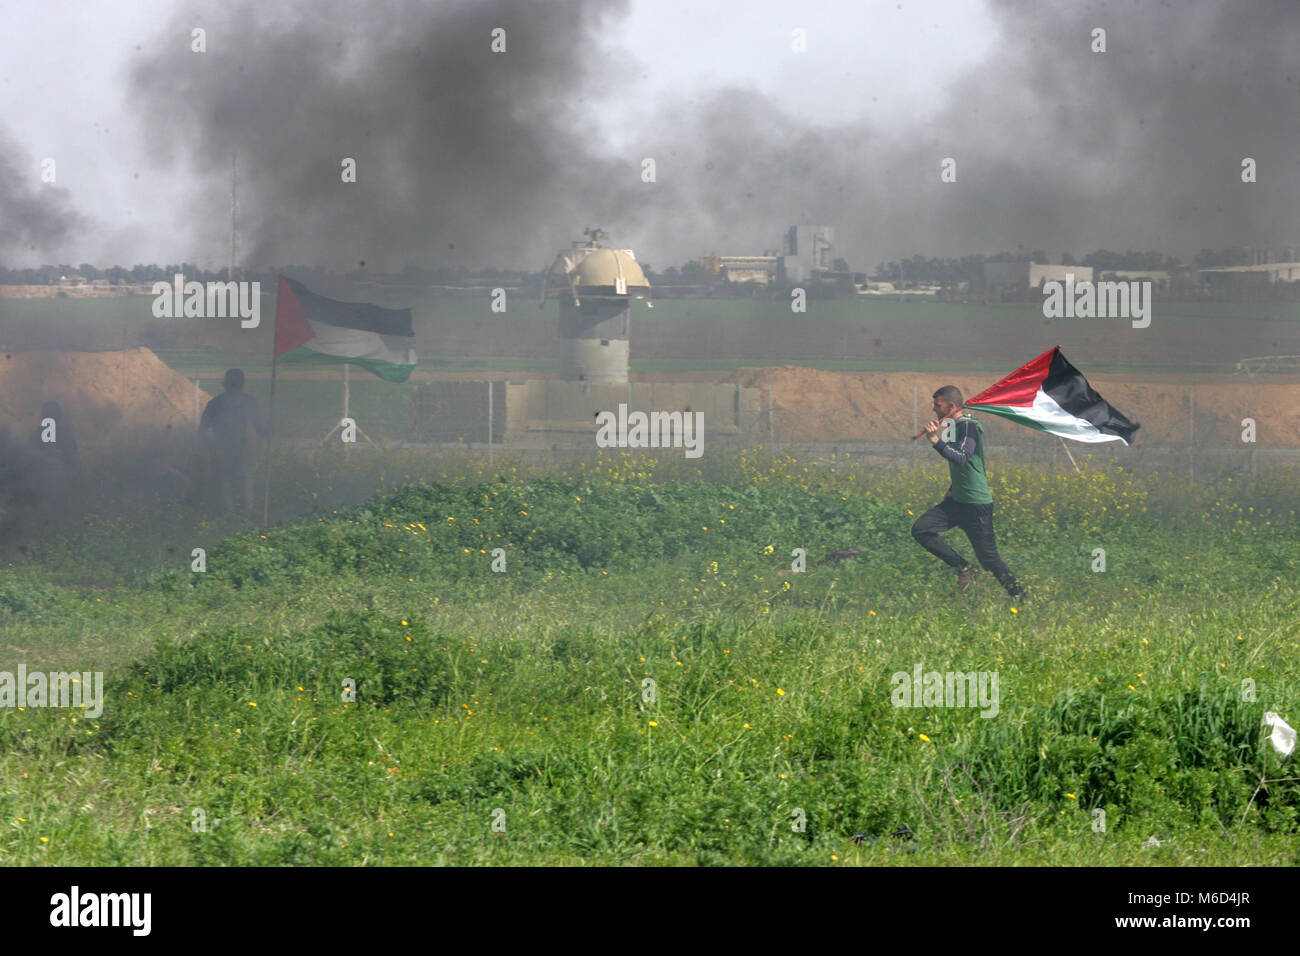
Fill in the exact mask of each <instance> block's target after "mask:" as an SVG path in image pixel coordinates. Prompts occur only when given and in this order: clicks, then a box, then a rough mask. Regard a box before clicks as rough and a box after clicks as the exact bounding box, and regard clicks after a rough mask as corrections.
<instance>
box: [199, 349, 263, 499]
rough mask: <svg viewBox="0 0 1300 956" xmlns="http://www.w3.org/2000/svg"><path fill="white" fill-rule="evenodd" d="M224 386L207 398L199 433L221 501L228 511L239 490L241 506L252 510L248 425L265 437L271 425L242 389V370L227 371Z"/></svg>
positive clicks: (251, 466)
mask: <svg viewBox="0 0 1300 956" xmlns="http://www.w3.org/2000/svg"><path fill="white" fill-rule="evenodd" d="M225 386H226V390H225V391H224V392H222V393H221V394H220V395H218V396H217V397H216V398H214V399H213V400H212V401H210V402H208V405H207V407H206V408H205V409H203V418H202V419H201V420H200V421H199V436H200V437H202V438H204V439H206V442H207V445H208V448H209V449H210V450H211V452H212V470H213V472H214V474H215V476H216V478H217V483H218V485H219V486H220V489H221V503H222V505H223V507H224V508H225V509H226V513H227V514H229V513H230V512H232V511H233V510H234V508H235V504H234V498H235V494H236V492H238V495H239V497H240V498H241V507H242V508H243V509H244V510H245V511H247V512H248V513H249V514H252V513H253V454H252V449H251V448H250V446H249V442H248V428H249V426H250V425H251V426H252V427H253V428H254V430H256V432H257V434H258V435H259V436H260V437H262V438H266V437H267V436H268V435H270V433H271V432H270V429H268V428H267V426H266V423H265V422H264V421H263V420H262V411H261V409H260V408H259V406H258V404H257V399H255V398H253V396H251V395H247V394H245V393H244V372H243V370H242V369H237V368H232V369H230V370H228V371H227V372H226V377H225Z"/></svg>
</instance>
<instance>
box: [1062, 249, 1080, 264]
mask: <svg viewBox="0 0 1300 956" xmlns="http://www.w3.org/2000/svg"><path fill="white" fill-rule="evenodd" d="M1078 264H1079V263H1078V262H1077V261H1076V260H1075V258H1074V256H1072V255H1070V254H1069V253H1068V252H1063V253H1061V265H1063V266H1077V265H1078Z"/></svg>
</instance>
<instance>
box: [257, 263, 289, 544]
mask: <svg viewBox="0 0 1300 956" xmlns="http://www.w3.org/2000/svg"><path fill="white" fill-rule="evenodd" d="M283 284H284V276H281V277H280V284H279V285H277V286H276V297H275V325H274V327H273V328H272V330H271V397H270V398H269V399H268V400H267V403H266V475H265V478H264V480H263V482H262V524H263V526H266V525H269V524H270V523H271V520H270V517H271V442H272V441H274V440H275V376H276V372H277V371H278V370H279V367H280V356H279V355H277V354H276V351H275V347H276V339H277V337H278V335H279V332H280V305H281V302H280V294H279V293H280V286H282V285H283Z"/></svg>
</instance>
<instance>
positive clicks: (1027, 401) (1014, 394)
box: [966, 345, 1061, 407]
mask: <svg viewBox="0 0 1300 956" xmlns="http://www.w3.org/2000/svg"><path fill="white" fill-rule="evenodd" d="M1060 348H1061V347H1060V346H1059V345H1058V346H1056V347H1055V348H1050V349H1048V350H1047V351H1046V352H1044V353H1043V354H1042V355H1040V356H1038V358H1036V359H1033V360H1032V361H1030V362H1026V363H1025V364H1024V365H1022V366H1021V367H1020V368H1018V369H1016V370H1015V371H1014V372H1012V373H1011V374H1010V375H1008V376H1007V377H1006V378H1004V379H1002V380H1001V381H999V382H996V383H994V384H993V385H990V386H989V387H988V388H986V389H984V391H982V392H980V393H979V394H978V395H976V396H975V397H974V398H972V399H969V400H967V402H966V404H967V405H1010V406H1012V407H1024V406H1027V405H1032V404H1034V396H1035V395H1037V394H1038V390H1039V389H1040V388H1042V387H1043V381H1044V379H1046V378H1047V373H1048V372H1049V371H1051V368H1052V356H1054V355H1055V354H1056V353H1057V351H1059V350H1060Z"/></svg>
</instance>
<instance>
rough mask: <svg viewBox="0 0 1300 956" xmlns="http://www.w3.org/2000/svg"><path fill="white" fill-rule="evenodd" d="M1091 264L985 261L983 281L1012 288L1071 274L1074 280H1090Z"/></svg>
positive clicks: (1036, 284)
mask: <svg viewBox="0 0 1300 956" xmlns="http://www.w3.org/2000/svg"><path fill="white" fill-rule="evenodd" d="M1092 272H1093V269H1092V266H1053V265H1044V264H1041V263H1037V262H986V263H984V281H985V282H986V283H987V284H988V285H990V286H1002V287H1004V288H1014V287H1016V286H1021V285H1024V286H1028V287H1029V288H1030V289H1037V288H1038V287H1039V286H1041V285H1042V284H1043V283H1044V282H1064V281H1065V279H1066V276H1067V275H1068V276H1073V277H1074V281H1075V282H1091V281H1092Z"/></svg>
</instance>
